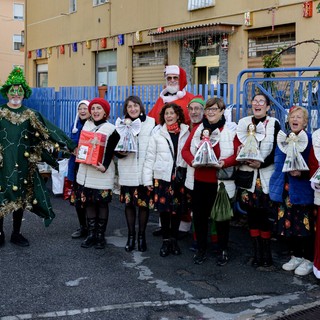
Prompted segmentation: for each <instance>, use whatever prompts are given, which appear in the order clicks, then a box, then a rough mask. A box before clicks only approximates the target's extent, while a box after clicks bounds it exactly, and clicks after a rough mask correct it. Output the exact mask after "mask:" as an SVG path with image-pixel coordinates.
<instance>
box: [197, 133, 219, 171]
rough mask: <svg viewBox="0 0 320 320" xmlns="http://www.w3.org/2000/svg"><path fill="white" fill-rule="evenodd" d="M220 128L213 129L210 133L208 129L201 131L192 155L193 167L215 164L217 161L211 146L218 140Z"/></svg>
mask: <svg viewBox="0 0 320 320" xmlns="http://www.w3.org/2000/svg"><path fill="white" fill-rule="evenodd" d="M219 138H220V130H219V129H216V130H214V131H213V132H212V133H211V135H210V130H209V129H204V130H203V131H202V139H201V140H200V142H199V144H198V150H197V152H196V154H195V156H194V160H193V163H192V166H193V167H201V166H215V165H218V164H219V161H218V159H217V157H216V155H215V153H214V151H213V147H214V146H215V145H216V144H217V143H218V142H219Z"/></svg>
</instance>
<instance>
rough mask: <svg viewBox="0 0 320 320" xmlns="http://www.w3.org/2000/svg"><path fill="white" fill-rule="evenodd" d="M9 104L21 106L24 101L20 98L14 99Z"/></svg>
mask: <svg viewBox="0 0 320 320" xmlns="http://www.w3.org/2000/svg"><path fill="white" fill-rule="evenodd" d="M9 102H10V103H11V104H13V105H19V104H21V102H22V100H21V99H19V98H12V99H11V100H10V101H9Z"/></svg>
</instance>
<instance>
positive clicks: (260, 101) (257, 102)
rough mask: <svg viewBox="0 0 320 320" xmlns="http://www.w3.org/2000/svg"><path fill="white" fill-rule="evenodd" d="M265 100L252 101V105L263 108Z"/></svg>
mask: <svg viewBox="0 0 320 320" xmlns="http://www.w3.org/2000/svg"><path fill="white" fill-rule="evenodd" d="M266 102H267V101H266V100H259V101H257V100H252V104H258V105H259V106H264V105H265V104H266Z"/></svg>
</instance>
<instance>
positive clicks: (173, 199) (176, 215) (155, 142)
mask: <svg viewBox="0 0 320 320" xmlns="http://www.w3.org/2000/svg"><path fill="white" fill-rule="evenodd" d="M184 120H185V119H184V114H183V111H182V109H181V107H180V106H178V105H177V104H175V103H168V104H166V105H165V106H164V107H163V108H162V110H161V112H160V124H161V128H160V129H159V130H158V131H157V132H156V133H155V134H154V135H153V136H152V137H151V138H150V141H149V147H148V150H147V155H146V160H145V164H144V168H143V182H144V185H145V186H147V187H148V188H149V190H154V193H155V195H154V204H155V207H156V208H157V210H158V212H159V214H160V221H161V226H162V238H163V243H162V246H161V249H160V256H161V257H166V256H168V255H169V254H170V253H172V254H174V255H179V254H181V250H180V247H179V246H178V243H177V239H178V233H179V225H180V220H181V213H182V212H183V205H185V200H186V199H185V190H184V178H183V176H184V175H185V172H186V167H187V164H186V162H185V161H184V160H183V159H182V157H181V149H182V147H183V145H184V143H185V141H186V140H187V138H188V136H189V127H188V126H187V125H185V124H184V123H183V122H184Z"/></svg>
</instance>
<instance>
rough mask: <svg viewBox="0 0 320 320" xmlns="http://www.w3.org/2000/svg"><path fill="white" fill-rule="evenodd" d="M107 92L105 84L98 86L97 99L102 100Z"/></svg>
mask: <svg viewBox="0 0 320 320" xmlns="http://www.w3.org/2000/svg"><path fill="white" fill-rule="evenodd" d="M107 90H108V86H107V85H106V84H105V83H103V84H101V85H100V86H98V91H99V97H100V98H104V97H105V95H106V92H107Z"/></svg>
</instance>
